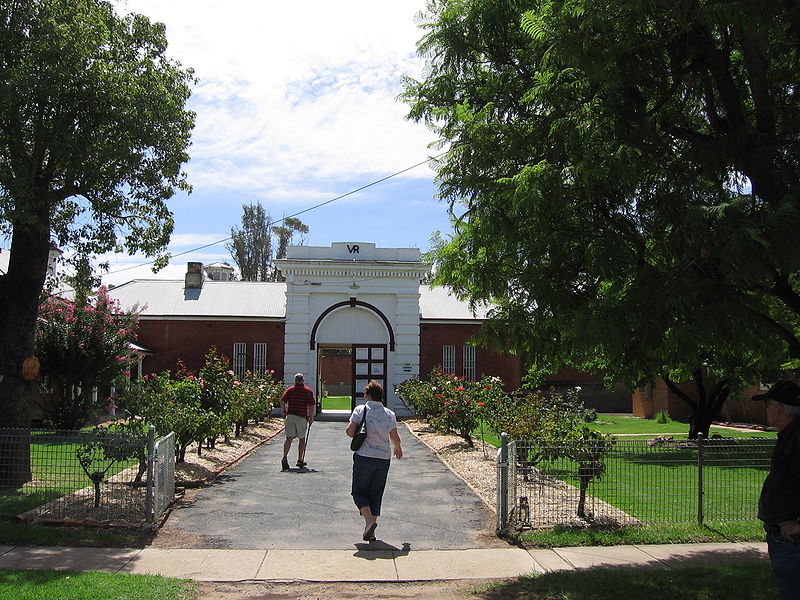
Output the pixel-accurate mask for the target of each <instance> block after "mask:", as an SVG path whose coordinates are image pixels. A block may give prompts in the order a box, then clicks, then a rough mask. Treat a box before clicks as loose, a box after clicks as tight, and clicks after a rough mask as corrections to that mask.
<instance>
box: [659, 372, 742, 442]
mask: <svg viewBox="0 0 800 600" xmlns="http://www.w3.org/2000/svg"><path fill="white" fill-rule="evenodd" d="M663 379H664V382H665V383H666V384H667V387H669V389H670V391H671V392H672V393H673V394H675V395H676V396H678V397H679V398H680V399H681V400H683V401H684V402H686V404H688V405H689V407H690V408H691V409H692V416H691V420H690V421H689V439H690V440H696V439H697V437H698V435H699V434H701V433H702V434H703V436H704V437H706V438H708V436H709V432H710V430H711V424H712V423H713V422H714V420H715V419H716V418H717V415H719V413H720V411H721V410H722V406H723V405H724V404H725V401H726V400H727V399H728V396H729V395H730V393H731V389H730V386H729V385H728V382H727V381H725V380H723V381H718V382H716V383H715V384H714V387H713V388H712V389H711V390H710V391H709V390H706V387H705V385H704V383H703V371H702V369H700V368H698V369H695V371H694V384H695V387H696V388H697V401H696V402H695V401H694V400H692V399H691V398H690V397H689V396H687V395H686V394H685V393H684V392H683V391H682V390H681V389H680V388H678V386H676V385H675V383H674V382H672V381H671V380H670V379H669V377H666V376H664V377H663Z"/></svg>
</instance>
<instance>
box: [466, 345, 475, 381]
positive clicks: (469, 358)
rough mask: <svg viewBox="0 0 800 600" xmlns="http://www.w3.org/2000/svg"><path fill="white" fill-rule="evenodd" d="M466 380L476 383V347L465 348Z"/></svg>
mask: <svg viewBox="0 0 800 600" xmlns="http://www.w3.org/2000/svg"><path fill="white" fill-rule="evenodd" d="M463 364H464V379H466V380H468V381H475V346H464V363H463Z"/></svg>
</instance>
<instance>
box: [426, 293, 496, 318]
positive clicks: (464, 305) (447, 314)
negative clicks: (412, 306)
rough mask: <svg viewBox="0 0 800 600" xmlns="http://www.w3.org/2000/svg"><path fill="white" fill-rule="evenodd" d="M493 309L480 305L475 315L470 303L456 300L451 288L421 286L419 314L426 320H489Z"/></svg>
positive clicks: (476, 308)
mask: <svg viewBox="0 0 800 600" xmlns="http://www.w3.org/2000/svg"><path fill="white" fill-rule="evenodd" d="M490 308H491V307H489V306H486V305H480V306H476V307H475V312H474V313H473V312H472V311H471V310H470V309H469V303H468V302H463V301H461V300H459V299H458V298H456V296H455V295H454V294H453V292H452V291H451V290H450V288H447V287H442V286H435V287H434V286H430V285H421V286H419V313H420V317H421V318H422V319H425V320H431V321H433V320H440V321H474V320H476V319H478V320H482V319H486V318H487V314H488V312H489V310H490Z"/></svg>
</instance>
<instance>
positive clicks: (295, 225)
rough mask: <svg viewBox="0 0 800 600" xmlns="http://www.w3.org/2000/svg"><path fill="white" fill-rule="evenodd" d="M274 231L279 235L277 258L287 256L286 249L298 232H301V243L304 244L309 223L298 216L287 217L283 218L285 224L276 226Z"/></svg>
mask: <svg viewBox="0 0 800 600" xmlns="http://www.w3.org/2000/svg"><path fill="white" fill-rule="evenodd" d="M272 231H273V233H274V234H275V235H277V236H278V252H277V253H276V254H275V258H286V250H287V248H289V243H290V242H291V241H292V240H293V239H294V235H295V234H296V233H299V234H300V242H299V243H300V245H302V244H303V239H304V237H303V236H305V234H307V233H308V225H306V224H305V223H303V222H302V221H301V220H300V219H298V218H296V217H286V218H284V219H283V225H276V226H274V227H273V228H272Z"/></svg>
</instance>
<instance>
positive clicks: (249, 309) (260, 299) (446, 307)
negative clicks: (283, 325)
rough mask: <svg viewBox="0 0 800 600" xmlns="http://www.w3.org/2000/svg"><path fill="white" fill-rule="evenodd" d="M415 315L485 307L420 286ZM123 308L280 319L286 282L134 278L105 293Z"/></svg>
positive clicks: (470, 317)
mask: <svg viewBox="0 0 800 600" xmlns="http://www.w3.org/2000/svg"><path fill="white" fill-rule="evenodd" d="M419 292H420V299H419V308H420V317H421V318H422V319H424V320H432V321H437V320H438V321H475V320H476V319H477V320H482V319H486V318H487V312H488V307H477V308H476V311H475V313H473V312H472V311H470V309H469V304H468V303H466V302H462V301H461V300H459V299H458V298H456V297H455V296H454V295H453V294H452V293H451V292H450V290H449V289H448V288H445V287H439V286H437V287H431V286H428V285H421V286H420V287H419ZM109 295H110V296H111V297H112V298H115V299H116V300H118V301H119V303H120V304H121V305H122V307H123V308H125V309H131V308H133V307H134V306H135V305H137V304H138V305H139V307H140V308H141V307H144V308H143V310H141V314H142V316H144V317H207V318H211V319H213V318H247V319H254V318H259V319H283V318H285V317H286V284H285V283H282V282H281V283H272V282H264V281H209V280H205V281H204V282H203V286H202V287H201V288H200V289H188V290H187V289H185V286H184V282H183V281H181V280H167V279H134V280H133V281H129V282H128V283H125V284H122V285H119V286H117V287H115V288H113V289H111V290H109Z"/></svg>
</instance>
